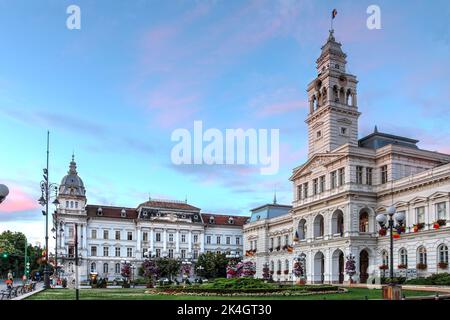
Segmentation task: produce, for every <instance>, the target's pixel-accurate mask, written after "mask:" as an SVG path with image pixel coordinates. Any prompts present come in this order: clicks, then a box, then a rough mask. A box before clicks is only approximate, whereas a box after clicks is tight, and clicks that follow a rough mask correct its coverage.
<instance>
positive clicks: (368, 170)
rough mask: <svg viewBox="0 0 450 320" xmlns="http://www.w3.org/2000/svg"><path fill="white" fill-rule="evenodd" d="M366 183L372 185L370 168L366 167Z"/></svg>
mask: <svg viewBox="0 0 450 320" xmlns="http://www.w3.org/2000/svg"><path fill="white" fill-rule="evenodd" d="M366 184H368V185H369V186H371V185H372V168H366Z"/></svg>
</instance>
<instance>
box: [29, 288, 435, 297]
mask: <svg viewBox="0 0 450 320" xmlns="http://www.w3.org/2000/svg"><path fill="white" fill-rule="evenodd" d="M144 291H145V289H81V290H80V299H81V300H324V299H326V300H364V299H366V298H367V299H380V298H381V290H376V289H364V288H349V289H348V292H346V293H330V294H314V295H305V296H264V297H217V296H209V297H205V296H191V295H162V294H146V293H144ZM404 293H405V295H406V297H412V296H430V295H434V294H433V292H424V291H409V290H408V291H406V290H405V291H404ZM74 299H75V290H73V289H50V290H45V291H42V292H39V293H37V294H34V295H32V296H30V297H29V298H28V299H27V300H74Z"/></svg>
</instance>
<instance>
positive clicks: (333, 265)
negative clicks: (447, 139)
mask: <svg viewBox="0 0 450 320" xmlns="http://www.w3.org/2000/svg"><path fill="white" fill-rule="evenodd" d="M316 63H317V77H316V78H315V79H314V80H313V81H312V82H311V83H310V84H309V85H308V87H307V93H308V99H309V103H310V108H309V114H308V115H307V118H306V123H307V124H308V144H309V152H308V160H307V161H306V163H304V164H302V165H301V166H299V167H296V168H294V169H293V173H292V176H291V178H290V180H291V181H292V183H293V194H294V197H293V203H292V205H293V207H292V210H290V211H289V212H288V213H286V214H285V215H281V216H276V217H273V218H270V217H269V218H267V219H265V220H264V221H254V220H253V218H252V222H250V223H249V224H247V225H245V226H244V237H245V239H244V241H245V244H244V246H245V250H248V249H249V248H250V244H251V243H252V241H254V240H252V239H256V238H257V239H258V244H257V252H256V254H255V257H251V259H254V260H255V261H257V263H258V264H257V276H258V275H260V274H261V272H262V271H261V270H262V268H263V263H268V264H269V265H270V266H271V268H272V270H274V271H275V272H274V274H275V276H274V279H280V280H286V278H287V279H293V277H292V265H293V260H294V258H297V257H300V256H301V255H302V256H304V257H305V259H306V277H307V282H309V283H323V282H326V283H336V282H343V281H346V280H348V277H347V275H345V272H344V265H345V261H346V257H347V256H348V255H349V254H350V253H351V254H352V255H353V256H355V259H356V271H357V273H356V275H355V276H354V277H353V279H354V280H357V281H360V282H366V281H367V280H368V278H369V277H370V276H377V275H380V274H381V271H380V268H381V269H383V268H385V266H386V265H389V263H388V259H389V254H388V252H389V235H387V236H380V235H379V229H380V227H379V226H378V225H377V223H376V220H375V217H376V215H377V214H379V213H386V208H387V207H388V206H391V205H394V206H395V207H396V210H397V211H404V212H405V213H406V222H405V227H406V230H405V231H406V233H404V234H401V236H400V238H399V239H395V242H394V257H393V259H394V269H395V270H394V271H395V272H396V274H398V275H402V274H406V273H407V274H409V275H415V274H417V275H418V276H425V275H429V274H431V273H436V272H448V271H449V269H448V246H450V223H449V222H448V221H449V209H450V155H447V154H442V153H438V152H433V151H428V150H423V149H420V148H419V147H418V146H417V143H418V140H414V139H410V138H406V137H400V136H396V135H391V134H386V133H381V132H378V130H377V128H376V127H375V130H374V132H373V133H372V134H370V135H368V136H366V137H364V138H362V139H359V140H358V119H359V117H360V115H361V112H360V110H359V106H358V103H357V83H358V81H357V80H356V76H354V75H352V74H349V73H347V72H346V63H347V62H346V54H345V53H343V52H342V50H341V44H340V43H338V42H336V41H335V38H334V36H333V32H330V35H329V37H328V39H327V42H326V43H325V45H324V46H323V47H322V52H321V54H320V57H319V58H318V59H317V61H316ZM438 220H439V223H440V224H441V226H439V228H438V229H435V227H437V225H436V223H437V222H438ZM415 226H416V227H415ZM417 226H419V227H421V229H420V230H418V229H419V228H417ZM415 231H416V232H415ZM288 233H290V234H291V235H292V236H293V239H292V242H291V245H292V246H293V248H294V250H293V252H292V253H289V254H288V253H287V252H284V253H283V254H280V253H279V252H274V251H272V252H270V251H269V249H270V248H271V246H272V245H271V243H270V242H271V241H272V240H271V238H274V237H275V238H277V237H279V236H278V234H279V235H281V236H283V235H285V234H288ZM295 238H298V239H295ZM294 240H295V241H294ZM287 260H288V261H289V268H287V266H284V264H285V263H286V261H287ZM286 269H287V270H288V272H287V273H288V274H287V275H286V276H284V270H286ZM278 270H280V271H282V273H283V275H281V276H280V277H277V276H276V273H277V271H278ZM407 270H408V271H407ZM385 272H388V270H386V271H385Z"/></svg>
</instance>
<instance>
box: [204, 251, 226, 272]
mask: <svg viewBox="0 0 450 320" xmlns="http://www.w3.org/2000/svg"><path fill="white" fill-rule="evenodd" d="M227 265H228V259H227V258H226V256H225V254H224V253H213V252H206V253H202V254H201V255H200V256H199V257H198V260H197V264H196V269H197V274H198V275H199V276H202V277H205V278H219V277H220V278H224V277H225V276H226V272H227ZM199 267H200V268H199Z"/></svg>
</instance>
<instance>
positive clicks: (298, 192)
mask: <svg viewBox="0 0 450 320" xmlns="http://www.w3.org/2000/svg"><path fill="white" fill-rule="evenodd" d="M302 198H303V192H302V185H299V186H297V199H298V200H300V199H302Z"/></svg>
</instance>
